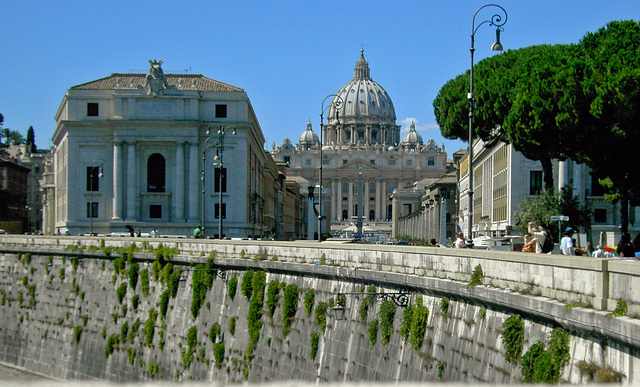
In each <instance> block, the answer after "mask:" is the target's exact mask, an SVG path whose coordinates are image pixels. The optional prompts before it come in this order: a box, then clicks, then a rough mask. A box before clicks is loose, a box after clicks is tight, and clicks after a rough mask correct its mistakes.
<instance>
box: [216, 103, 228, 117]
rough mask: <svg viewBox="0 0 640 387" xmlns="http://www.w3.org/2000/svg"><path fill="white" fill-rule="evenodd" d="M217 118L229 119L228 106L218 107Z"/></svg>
mask: <svg viewBox="0 0 640 387" xmlns="http://www.w3.org/2000/svg"><path fill="white" fill-rule="evenodd" d="M216 118H227V105H216Z"/></svg>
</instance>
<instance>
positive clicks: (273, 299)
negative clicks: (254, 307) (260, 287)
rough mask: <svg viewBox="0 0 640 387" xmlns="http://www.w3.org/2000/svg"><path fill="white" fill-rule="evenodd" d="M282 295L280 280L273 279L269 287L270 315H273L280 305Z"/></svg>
mask: <svg viewBox="0 0 640 387" xmlns="http://www.w3.org/2000/svg"><path fill="white" fill-rule="evenodd" d="M279 297H280V282H279V281H278V280H273V281H271V282H269V288H268V289H267V312H268V313H269V316H271V317H273V314H274V313H275V311H276V307H277V306H278V298H279Z"/></svg>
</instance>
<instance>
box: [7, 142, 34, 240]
mask: <svg viewBox="0 0 640 387" xmlns="http://www.w3.org/2000/svg"><path fill="white" fill-rule="evenodd" d="M29 171H30V170H29V168H27V167H26V166H23V165H21V164H19V163H18V161H17V160H16V159H15V158H13V157H11V156H10V155H9V153H8V152H6V150H5V149H0V229H3V230H5V231H6V232H10V233H23V232H25V231H27V229H28V228H27V226H28V211H27V197H28V193H29V190H28V180H29Z"/></svg>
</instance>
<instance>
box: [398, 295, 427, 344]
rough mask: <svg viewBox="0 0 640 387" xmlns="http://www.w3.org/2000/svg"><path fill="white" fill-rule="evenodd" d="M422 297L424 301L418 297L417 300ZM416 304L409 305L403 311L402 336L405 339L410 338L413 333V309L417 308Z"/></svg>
mask: <svg viewBox="0 0 640 387" xmlns="http://www.w3.org/2000/svg"><path fill="white" fill-rule="evenodd" d="M418 299H420V302H421V303H422V298H420V297H418V298H416V302H417V301H418ZM415 308H416V307H415V305H409V306H407V307H406V308H404V311H403V312H402V321H401V322H400V337H402V338H403V339H404V340H408V339H409V335H410V334H411V319H412V318H413V311H414V310H415Z"/></svg>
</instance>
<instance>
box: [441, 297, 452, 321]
mask: <svg viewBox="0 0 640 387" xmlns="http://www.w3.org/2000/svg"><path fill="white" fill-rule="evenodd" d="M449 303H451V300H450V299H449V297H442V300H440V314H441V315H442V317H444V318H447V317H448V316H449Z"/></svg>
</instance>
